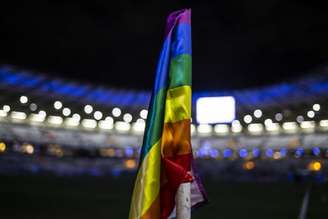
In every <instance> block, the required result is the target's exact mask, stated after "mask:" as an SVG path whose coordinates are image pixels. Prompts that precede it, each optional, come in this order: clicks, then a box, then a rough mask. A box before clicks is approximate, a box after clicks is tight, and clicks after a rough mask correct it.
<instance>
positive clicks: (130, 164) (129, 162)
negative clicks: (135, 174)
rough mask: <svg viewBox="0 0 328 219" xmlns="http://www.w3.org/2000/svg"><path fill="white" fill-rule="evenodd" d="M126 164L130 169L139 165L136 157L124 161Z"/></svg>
mask: <svg viewBox="0 0 328 219" xmlns="http://www.w3.org/2000/svg"><path fill="white" fill-rule="evenodd" d="M124 165H125V167H126V168H128V169H134V168H136V166H137V162H136V161H135V160H134V159H128V160H125V161H124Z"/></svg>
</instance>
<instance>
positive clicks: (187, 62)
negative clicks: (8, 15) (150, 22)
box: [129, 9, 206, 219]
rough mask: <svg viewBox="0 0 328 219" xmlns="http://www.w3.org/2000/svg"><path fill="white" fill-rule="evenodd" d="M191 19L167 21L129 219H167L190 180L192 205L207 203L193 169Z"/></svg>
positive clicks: (185, 13) (185, 15) (182, 15)
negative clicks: (191, 139) (182, 189)
mask: <svg viewBox="0 0 328 219" xmlns="http://www.w3.org/2000/svg"><path fill="white" fill-rule="evenodd" d="M190 15H191V11H190V10H189V9H185V10H181V11H177V12H174V13H172V14H170V15H169V17H168V19H167V30H166V39H165V42H164V45H163V48H162V51H161V55H160V59H159V63H158V67H157V72H156V80H155V86H154V90H153V93H152V99H151V102H150V108H149V112H148V118H147V124H146V130H145V134H144V141H143V146H142V150H141V156H140V162H139V169H138V174H137V179H136V182H135V186H134V191H133V195H132V200H131V208H130V215H129V219H166V218H168V217H169V216H170V214H171V213H172V211H173V210H174V207H175V201H174V200H175V193H176V191H177V189H178V187H179V185H180V184H181V183H183V182H191V181H192V189H191V192H192V193H194V194H192V205H195V204H199V203H201V202H203V201H205V200H206V197H205V194H204V192H203V189H202V186H201V184H200V183H199V180H197V177H195V174H194V173H195V171H194V170H193V168H192V160H193V157H192V149H191V143H190V122H191V22H190Z"/></svg>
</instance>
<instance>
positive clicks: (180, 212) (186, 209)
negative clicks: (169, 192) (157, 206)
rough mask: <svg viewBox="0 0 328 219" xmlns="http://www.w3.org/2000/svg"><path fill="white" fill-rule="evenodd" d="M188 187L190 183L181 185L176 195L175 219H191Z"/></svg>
mask: <svg viewBox="0 0 328 219" xmlns="http://www.w3.org/2000/svg"><path fill="white" fill-rule="evenodd" d="M190 185H191V183H190V182H188V183H182V184H181V185H180V186H179V188H178V191H177V193H176V196H175V204H176V213H177V217H176V218H177V219H190V218H191V202H190Z"/></svg>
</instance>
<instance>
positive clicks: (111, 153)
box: [100, 148, 115, 157]
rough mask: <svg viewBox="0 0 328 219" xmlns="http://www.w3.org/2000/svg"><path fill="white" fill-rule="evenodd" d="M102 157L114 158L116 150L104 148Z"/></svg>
mask: <svg viewBox="0 0 328 219" xmlns="http://www.w3.org/2000/svg"><path fill="white" fill-rule="evenodd" d="M100 155H101V156H103V157H114V156H115V149H114V148H102V149H100Z"/></svg>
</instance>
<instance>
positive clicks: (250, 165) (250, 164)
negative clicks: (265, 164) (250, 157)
mask: <svg viewBox="0 0 328 219" xmlns="http://www.w3.org/2000/svg"><path fill="white" fill-rule="evenodd" d="M243 168H244V169H245V170H252V169H254V168H255V163H254V162H253V161H247V162H245V163H244V164H243Z"/></svg>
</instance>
